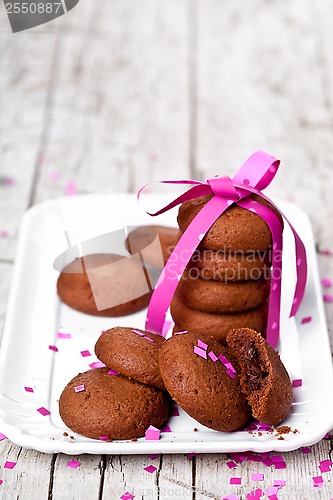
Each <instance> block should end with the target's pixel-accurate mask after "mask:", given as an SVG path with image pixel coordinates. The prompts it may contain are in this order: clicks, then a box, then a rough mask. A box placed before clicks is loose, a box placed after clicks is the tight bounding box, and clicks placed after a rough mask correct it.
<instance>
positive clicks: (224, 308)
mask: <svg viewBox="0 0 333 500" xmlns="http://www.w3.org/2000/svg"><path fill="white" fill-rule="evenodd" d="M193 271H194V272H193ZM269 288H270V281H269V280H265V279H260V280H248V281H230V282H227V283H225V282H223V281H215V280H206V279H203V278H200V277H198V275H197V273H196V270H195V269H194V270H193V269H185V271H184V273H183V276H182V278H181V280H180V282H179V284H178V287H177V290H176V294H177V297H180V298H181V300H182V301H183V302H184V304H185V305H187V307H190V308H191V309H198V310H199V311H204V312H209V313H238V312H242V311H248V310H249V309H253V308H254V307H257V306H259V305H260V304H262V303H263V302H264V301H265V300H267V297H268V295H269Z"/></svg>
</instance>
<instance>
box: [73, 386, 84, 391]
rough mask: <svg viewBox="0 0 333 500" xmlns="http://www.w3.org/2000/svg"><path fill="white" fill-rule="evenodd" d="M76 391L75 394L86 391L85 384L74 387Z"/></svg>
mask: <svg viewBox="0 0 333 500" xmlns="http://www.w3.org/2000/svg"><path fill="white" fill-rule="evenodd" d="M74 391H75V392H82V391H85V387H84V384H82V385H77V386H76V387H74Z"/></svg>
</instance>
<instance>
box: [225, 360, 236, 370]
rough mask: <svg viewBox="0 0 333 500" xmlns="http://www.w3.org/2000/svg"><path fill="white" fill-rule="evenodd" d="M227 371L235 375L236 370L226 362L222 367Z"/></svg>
mask: <svg viewBox="0 0 333 500" xmlns="http://www.w3.org/2000/svg"><path fill="white" fill-rule="evenodd" d="M224 366H225V367H226V368H227V369H228V370H230V371H231V372H232V373H236V370H235V368H234V367H233V366H232V364H231V363H230V361H228V363H226V364H225V365H224Z"/></svg>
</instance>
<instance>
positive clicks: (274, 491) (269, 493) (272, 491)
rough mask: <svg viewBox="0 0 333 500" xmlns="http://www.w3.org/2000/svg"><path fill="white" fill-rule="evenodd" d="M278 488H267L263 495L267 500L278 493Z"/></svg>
mask: <svg viewBox="0 0 333 500" xmlns="http://www.w3.org/2000/svg"><path fill="white" fill-rule="evenodd" d="M279 489H280V487H279V486H268V488H267V490H266V493H265V495H266V496H267V497H268V498H269V497H271V496H274V495H276V494H277V493H278V491H279Z"/></svg>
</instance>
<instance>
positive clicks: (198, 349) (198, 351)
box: [193, 346, 207, 359]
mask: <svg viewBox="0 0 333 500" xmlns="http://www.w3.org/2000/svg"><path fill="white" fill-rule="evenodd" d="M193 351H194V354H197V355H198V356H200V357H201V358H204V359H207V352H206V351H205V350H204V349H201V347H197V346H194V349H193Z"/></svg>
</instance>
